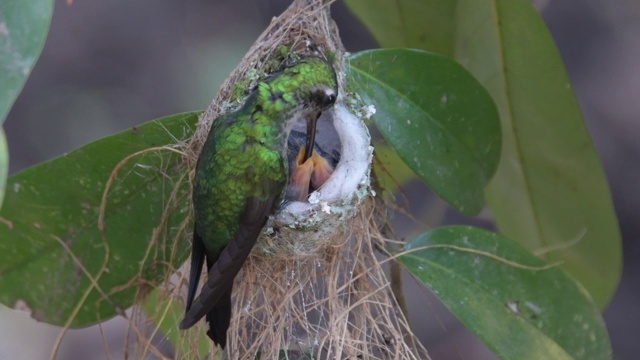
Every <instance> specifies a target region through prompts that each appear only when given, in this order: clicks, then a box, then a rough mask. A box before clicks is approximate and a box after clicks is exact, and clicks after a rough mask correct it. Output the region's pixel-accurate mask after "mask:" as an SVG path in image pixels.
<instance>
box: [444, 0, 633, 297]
mask: <svg viewBox="0 0 640 360" xmlns="http://www.w3.org/2000/svg"><path fill="white" fill-rule="evenodd" d="M459 3H460V6H459V7H458V13H457V19H458V24H459V25H458V30H457V31H456V36H457V37H456V40H457V50H456V58H457V59H458V60H459V61H460V62H461V63H462V64H463V65H465V66H466V67H467V68H468V69H469V70H470V71H471V72H472V73H473V74H474V76H476V78H477V79H478V80H479V81H480V82H481V83H482V84H483V85H484V86H485V87H486V88H487V89H488V90H489V91H490V93H491V95H492V96H493V98H494V100H495V101H496V104H497V105H498V108H499V110H500V117H501V119H502V133H503V139H504V142H503V150H502V160H501V162H500V166H499V168H498V171H497V173H496V176H495V177H494V179H493V181H492V182H491V183H490V185H489V187H488V189H487V192H486V198H487V202H488V204H489V206H490V208H491V211H492V213H493V215H494V217H495V219H496V221H497V223H498V226H499V227H500V231H501V232H502V233H503V234H505V235H506V236H508V237H509V238H512V239H514V240H517V241H519V242H521V243H522V244H524V245H525V246H526V247H527V248H528V249H530V250H533V251H547V253H546V254H544V257H545V258H546V259H548V260H549V261H562V262H563V265H562V266H563V268H564V269H566V270H567V271H569V272H570V273H571V274H572V275H573V276H574V277H576V278H577V279H578V280H579V281H580V282H582V284H583V285H584V286H585V287H586V288H587V289H588V290H589V292H590V293H591V295H592V296H593V297H594V299H595V300H596V302H597V303H598V304H599V305H600V306H605V305H606V304H607V302H608V301H609V299H611V296H612V295H613V293H614V291H615V288H616V286H617V284H618V281H619V277H620V270H621V244H620V242H621V241H620V233H619V230H618V225H617V220H616V216H615V213H614V210H613V206H612V203H611V198H610V194H609V189H608V185H607V182H606V179H605V175H604V172H603V170H602V167H601V164H600V162H599V160H598V156H597V154H596V152H595V150H594V148H593V145H592V143H591V139H590V137H589V134H588V132H587V130H586V129H585V125H584V123H583V120H582V114H581V112H580V107H579V106H578V103H577V101H576V97H575V95H574V93H573V90H572V88H571V84H570V82H569V78H568V77H567V74H566V72H565V69H564V66H563V64H562V59H561V58H560V55H559V53H558V50H557V49H556V46H555V44H554V42H553V39H552V38H551V35H550V34H549V31H548V29H547V28H546V26H545V24H544V22H543V21H542V19H541V18H540V16H539V15H538V13H537V12H536V10H535V9H534V8H533V6H532V5H531V2H530V1H529V0H497V1H496V0H460V1H459Z"/></svg>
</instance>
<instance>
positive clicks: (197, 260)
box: [186, 227, 205, 311]
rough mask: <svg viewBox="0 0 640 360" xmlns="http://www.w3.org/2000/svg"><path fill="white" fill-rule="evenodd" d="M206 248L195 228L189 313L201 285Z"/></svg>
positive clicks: (188, 303) (188, 302)
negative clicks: (199, 284)
mask: <svg viewBox="0 0 640 360" xmlns="http://www.w3.org/2000/svg"><path fill="white" fill-rule="evenodd" d="M204 255H205V248H204V242H203V241H202V238H201V237H200V235H198V232H197V231H196V229H195V227H194V229H193V240H192V244H191V268H190V271H189V292H188V293H187V308H186V311H189V309H190V308H191V304H192V303H193V298H194V297H195V296H196V290H197V289H198V283H200V274H202V266H203V264H204Z"/></svg>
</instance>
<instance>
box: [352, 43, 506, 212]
mask: <svg viewBox="0 0 640 360" xmlns="http://www.w3.org/2000/svg"><path fill="white" fill-rule="evenodd" d="M347 76H348V78H347V81H348V82H349V87H350V90H352V91H354V92H356V93H357V94H358V95H359V96H360V97H361V98H362V100H363V102H364V103H365V105H374V106H375V109H376V113H375V115H373V120H374V122H375V124H376V126H377V128H378V129H379V130H380V132H381V133H382V135H383V136H384V138H385V139H386V140H387V141H388V142H389V144H391V146H393V148H394V149H395V150H396V152H397V153H398V155H400V158H402V160H403V161H404V162H405V163H406V164H407V165H409V167H410V168H411V169H412V170H413V171H414V172H415V173H416V175H418V176H419V177H420V178H421V179H423V180H424V181H425V182H426V183H427V184H428V185H429V186H430V187H431V188H432V189H433V190H434V191H435V192H436V193H437V194H438V195H440V196H441V197H442V198H443V199H445V200H446V201H447V202H449V203H450V204H451V205H453V206H454V207H455V208H456V209H458V210H459V211H461V212H463V213H465V214H475V213H478V212H479V211H480V210H481V209H482V206H483V203H484V199H483V196H484V195H483V190H484V187H485V186H486V184H487V183H488V182H489V179H490V178H491V175H492V174H493V172H494V171H495V168H496V166H497V164H498V160H499V158H498V157H499V155H500V142H501V139H500V122H499V119H498V113H497V110H496V107H495V105H494V104H493V101H492V100H491V97H490V96H489V94H488V93H487V92H486V90H484V88H483V87H482V86H481V85H480V84H479V83H478V82H477V81H476V80H475V79H474V78H473V77H472V76H471V75H470V74H469V73H468V72H467V71H466V70H464V68H463V67H462V66H460V65H459V64H457V63H456V62H455V61H452V60H450V59H447V58H445V57H443V56H440V55H437V54H433V53H429V52H425V51H420V50H409V49H385V50H369V51H363V52H360V53H357V54H353V55H352V56H351V57H350V64H349V72H348V74H347Z"/></svg>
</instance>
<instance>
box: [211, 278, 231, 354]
mask: <svg viewBox="0 0 640 360" xmlns="http://www.w3.org/2000/svg"><path fill="white" fill-rule="evenodd" d="M207 322H208V323H209V331H207V335H208V336H209V337H210V338H211V340H213V342H214V343H215V344H217V345H220V347H222V348H223V349H224V348H225V346H227V330H228V329H229V323H230V322H231V287H229V290H227V292H226V293H225V294H224V295H222V298H221V299H220V301H219V302H218V303H217V304H216V306H214V307H213V308H212V309H211V310H210V311H209V312H208V313H207Z"/></svg>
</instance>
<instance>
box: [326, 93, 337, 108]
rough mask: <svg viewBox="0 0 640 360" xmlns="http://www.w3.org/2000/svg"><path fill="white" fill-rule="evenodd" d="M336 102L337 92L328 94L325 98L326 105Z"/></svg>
mask: <svg viewBox="0 0 640 360" xmlns="http://www.w3.org/2000/svg"><path fill="white" fill-rule="evenodd" d="M335 102H336V94H328V95H327V96H326V98H325V105H326V106H331V105H333V103H335Z"/></svg>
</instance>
